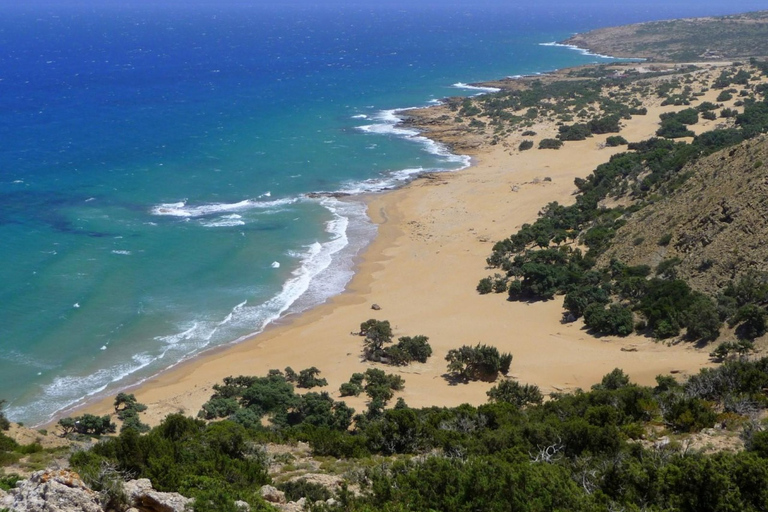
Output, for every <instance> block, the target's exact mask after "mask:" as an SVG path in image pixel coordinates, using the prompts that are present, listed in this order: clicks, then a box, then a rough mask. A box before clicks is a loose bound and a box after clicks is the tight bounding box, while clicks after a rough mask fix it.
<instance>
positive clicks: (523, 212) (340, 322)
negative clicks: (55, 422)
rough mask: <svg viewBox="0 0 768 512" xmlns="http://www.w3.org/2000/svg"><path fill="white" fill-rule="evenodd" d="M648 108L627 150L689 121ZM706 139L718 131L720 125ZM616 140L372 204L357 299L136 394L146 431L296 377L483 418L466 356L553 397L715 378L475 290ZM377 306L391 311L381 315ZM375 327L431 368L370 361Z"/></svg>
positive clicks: (497, 156)
mask: <svg viewBox="0 0 768 512" xmlns="http://www.w3.org/2000/svg"><path fill="white" fill-rule="evenodd" d="M709 73H711V74H713V75H714V74H715V73H716V71H715V70H714V69H713V70H711V71H709ZM710 94H711V93H708V95H710ZM707 99H708V96H707V97H704V98H702V101H704V100H707ZM646 106H647V107H648V114H647V115H645V116H634V117H633V118H632V119H631V120H627V121H624V123H625V126H624V128H623V129H622V131H621V135H622V136H624V137H625V138H626V139H628V140H630V141H639V140H643V139H646V138H649V137H651V136H652V135H653V134H654V132H655V130H656V129H657V127H658V119H659V117H658V116H659V114H660V113H661V112H665V111H670V110H675V109H679V107H677V108H675V107H661V106H660V104H659V101H653V100H652V101H650V102H649V103H647V105H646ZM438 108H439V107H438ZM695 128H696V129H697V130H703V129H707V128H708V123H700V125H699V126H696V127H695ZM536 130H537V132H538V133H539V138H541V137H545V136H551V135H552V134H554V133H555V131H556V126H555V125H554V123H553V122H542V123H541V124H539V125H537V126H536ZM548 133H549V135H547V134H548ZM605 138H606V136H605V135H598V136H595V137H593V138H588V139H587V140H584V141H576V142H568V143H566V144H565V145H564V146H563V147H562V148H561V149H559V150H537V149H534V150H530V151H524V152H519V151H518V150H517V149H516V145H515V144H513V142H514V141H512V140H511V141H510V143H509V144H499V145H493V146H491V145H481V146H479V147H477V148H475V149H473V150H472V151H470V152H469V153H470V154H471V156H472V158H473V165H472V166H471V167H469V168H467V169H465V170H462V171H459V172H454V173H434V174H429V175H426V176H423V177H421V178H420V179H418V180H416V181H414V182H412V183H410V184H409V185H407V186H405V187H403V188H400V189H397V190H393V191H389V192H386V193H381V194H376V195H371V196H369V197H367V198H366V199H365V200H366V201H367V206H368V214H369V216H370V218H371V219H372V221H373V222H374V223H375V224H376V225H377V226H378V234H377V236H376V238H375V240H374V241H373V242H372V244H371V245H370V246H369V247H368V248H367V249H366V250H365V252H364V254H363V255H362V257H361V259H360V261H359V264H358V266H357V270H356V274H355V277H354V278H353V280H352V281H351V283H350V284H349V285H348V287H347V290H346V291H345V292H344V293H342V294H341V295H338V296H336V297H333V298H332V299H330V300H329V301H328V302H326V303H325V304H323V305H320V306H318V307H316V308H314V309H312V310H310V311H308V312H305V313H302V314H300V315H289V316H286V317H284V318H282V319H281V320H279V321H277V322H276V323H275V324H273V325H272V326H270V327H269V328H268V329H267V330H266V331H265V332H263V333H261V334H259V335H256V336H254V337H252V338H249V339H247V340H245V341H243V342H241V343H238V344H236V345H231V346H228V347H224V348H220V349H217V350H214V351H210V352H207V353H205V354H204V355H202V356H200V357H198V358H196V359H194V360H191V361H188V362H185V363H183V364H180V365H178V366H176V367H175V368H172V369H170V370H168V371H166V372H164V373H162V374H160V375H158V376H156V377H154V378H152V379H150V380H147V381H145V382H143V383H142V384H141V385H139V386H137V387H135V388H133V389H130V390H129V392H132V393H135V395H136V397H137V399H138V400H139V401H140V402H142V403H145V404H147V405H148V406H149V408H148V411H147V412H146V413H145V416H144V421H147V422H148V423H150V424H152V425H154V424H157V423H158V422H159V421H160V420H161V419H162V418H164V417H165V416H166V415H167V414H169V413H176V412H181V413H184V414H188V415H193V416H194V415H196V414H197V411H198V410H199V409H200V406H201V405H202V404H203V403H204V402H205V401H207V400H208V399H209V398H210V395H211V394H212V392H213V391H212V386H213V385H214V384H216V383H219V382H221V380H222V379H223V378H224V377H227V376H230V375H234V376H236V375H264V374H266V373H267V371H268V370H270V369H284V368H285V367H287V366H290V367H291V368H293V369H294V370H295V371H297V372H298V371H299V370H301V369H304V368H308V367H311V366H315V367H317V368H318V369H320V370H321V372H322V373H321V375H320V376H321V377H324V378H326V379H327V380H328V386H327V387H324V388H316V389H315V390H314V391H327V392H328V393H329V394H330V395H331V396H332V397H334V398H335V399H338V398H339V392H338V389H339V386H340V385H341V384H342V383H344V382H346V381H347V380H348V379H349V377H350V376H351V375H352V373H355V372H363V371H365V369H366V368H370V367H378V368H381V369H384V370H386V371H388V372H394V373H398V374H400V375H402V377H403V378H404V379H405V389H404V391H402V392H399V393H398V394H397V395H396V396H398V397H402V398H403V399H404V400H405V401H406V403H407V404H408V405H409V406H411V407H425V406H456V405H459V404H462V403H470V404H474V405H479V404H481V403H484V402H485V401H486V399H487V397H486V392H487V391H488V389H489V388H490V387H491V386H492V385H493V383H488V382H471V383H468V384H455V383H453V382H451V381H450V380H449V379H447V378H446V362H445V355H446V354H447V352H448V351H449V350H450V349H452V348H457V347H459V346H461V345H465V344H467V345H475V344H477V343H484V344H488V345H493V346H495V347H497V348H498V349H499V350H500V351H503V352H510V353H512V354H513V356H514V359H513V361H512V365H511V369H510V372H509V377H511V378H513V379H516V380H518V381H520V382H521V383H530V384H536V385H538V386H539V387H540V388H541V390H542V392H543V393H545V394H548V393H552V392H570V391H574V390H576V389H588V388H589V387H590V386H592V385H593V384H595V383H597V382H599V381H600V379H601V377H602V376H603V375H605V374H606V373H608V372H610V371H611V370H613V369H614V368H621V369H623V370H624V371H625V372H626V373H627V374H628V375H629V376H630V378H631V379H632V380H633V381H634V382H637V383H639V384H643V385H652V384H653V383H654V379H655V377H656V376H657V375H660V374H661V375H666V374H673V375H675V376H676V377H678V378H682V377H685V376H686V375H691V374H694V373H697V372H698V371H699V370H700V369H701V368H702V367H706V366H709V365H711V364H712V363H711V362H710V359H709V356H708V352H709V350H707V349H706V348H704V349H697V348H695V347H694V346H693V345H692V344H687V343H679V344H675V345H672V346H668V345H667V344H664V343H659V342H656V341H654V340H653V339H652V338H649V337H644V336H639V335H630V336H627V337H623V338H622V337H615V336H607V337H600V338H597V337H594V336H592V335H590V334H588V333H587V332H586V330H585V329H584V327H583V324H582V322H581V321H576V322H571V323H564V322H563V321H562V316H563V315H562V314H563V309H562V300H563V297H562V296H557V297H555V299H553V300H550V301H545V302H535V303H526V302H510V301H507V300H505V297H504V296H501V295H496V294H489V295H480V294H478V293H477V291H476V290H475V287H476V285H477V282H478V281H479V280H480V279H481V278H483V277H486V276H488V275H489V274H492V273H493V271H491V270H489V269H487V268H486V264H485V258H486V257H487V256H488V255H489V254H490V252H491V248H492V247H493V244H494V243H495V242H496V241H498V240H500V239H503V238H505V237H507V236H509V235H510V234H512V233H514V232H515V231H516V230H517V229H518V228H519V227H520V226H521V225H522V224H524V223H530V222H533V221H534V220H535V219H536V217H537V214H538V212H539V211H540V210H541V209H542V208H543V207H544V206H545V205H547V204H548V203H550V202H552V201H557V202H558V203H560V204H570V203H572V202H573V201H574V197H575V196H574V193H575V190H576V189H575V186H574V178H577V177H582V178H583V177H586V176H587V175H589V174H590V173H591V171H592V170H593V169H594V168H595V167H596V166H597V165H599V164H600V163H603V162H605V161H607V160H608V159H609V158H610V156H611V155H612V154H615V153H618V152H621V151H623V150H625V148H622V147H618V148H610V147H605V144H604V142H605ZM512 148H514V149H512ZM355 200H356V199H355ZM374 304H376V305H378V306H379V307H380V309H378V310H374V309H372V305H374ZM370 318H375V319H377V320H389V321H390V322H391V324H392V326H393V330H394V334H395V338H397V337H400V336H414V335H425V336H428V337H429V342H430V344H431V346H432V348H433V355H432V357H431V358H430V359H429V360H428V361H427V363H425V364H411V365H410V366H405V367H388V366H385V365H380V364H375V363H370V362H365V361H363V360H362V354H361V352H362V341H363V338H362V337H360V336H358V335H356V334H355V331H358V330H359V326H360V323H361V322H363V321H365V320H368V319H370ZM345 400H346V401H347V403H348V404H349V405H351V406H352V407H354V408H355V409H356V410H358V411H360V410H362V409H364V407H365V401H364V398H363V397H357V398H347V399H345ZM111 404H112V399H111V398H103V399H102V400H101V401H98V402H95V403H92V404H89V405H87V406H86V407H84V408H83V410H84V411H86V412H91V413H96V414H106V413H109V412H111V411H112V405H111Z"/></svg>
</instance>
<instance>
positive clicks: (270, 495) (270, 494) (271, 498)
mask: <svg viewBox="0 0 768 512" xmlns="http://www.w3.org/2000/svg"><path fill="white" fill-rule="evenodd" d="M259 494H261V497H262V498H264V499H265V500H266V501H268V502H270V503H285V493H284V492H283V491H280V490H278V489H277V488H275V487H272V486H271V485H265V486H263V487H262V488H261V489H259Z"/></svg>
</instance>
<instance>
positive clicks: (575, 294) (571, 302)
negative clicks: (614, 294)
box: [563, 285, 610, 319]
mask: <svg viewBox="0 0 768 512" xmlns="http://www.w3.org/2000/svg"><path fill="white" fill-rule="evenodd" d="M609 302H610V297H609V295H608V292H606V291H605V289H603V288H602V287H599V286H593V285H582V286H579V287H576V288H574V289H573V290H571V291H569V292H568V293H567V294H566V295H565V300H564V301H563V307H564V308H565V309H566V311H568V312H569V313H570V314H571V315H572V316H573V318H574V319H576V318H581V317H582V316H583V315H584V311H585V310H586V309H587V307H588V306H589V305H590V304H601V305H604V304H608V303H609Z"/></svg>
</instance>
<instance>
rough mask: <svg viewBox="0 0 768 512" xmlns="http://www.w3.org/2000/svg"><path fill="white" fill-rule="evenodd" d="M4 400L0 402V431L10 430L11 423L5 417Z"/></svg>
mask: <svg viewBox="0 0 768 512" xmlns="http://www.w3.org/2000/svg"><path fill="white" fill-rule="evenodd" d="M6 403H7V402H6V401H5V400H0V430H8V429H9V428H11V422H10V421H8V418H6V417H5V411H4V409H5V404H6Z"/></svg>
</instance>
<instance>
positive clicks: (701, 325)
mask: <svg viewBox="0 0 768 512" xmlns="http://www.w3.org/2000/svg"><path fill="white" fill-rule="evenodd" d="M694 295H695V297H694V299H693V302H692V303H691V304H690V305H689V306H688V308H686V310H685V313H684V314H683V323H684V324H685V326H686V328H687V330H686V337H687V338H689V339H693V340H706V341H709V340H714V339H716V338H717V337H718V336H720V327H721V326H722V324H723V322H721V321H720V317H719V315H718V313H717V306H716V305H715V302H714V301H713V300H712V299H710V298H709V297H707V296H706V295H704V294H702V293H695V294H694Z"/></svg>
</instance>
